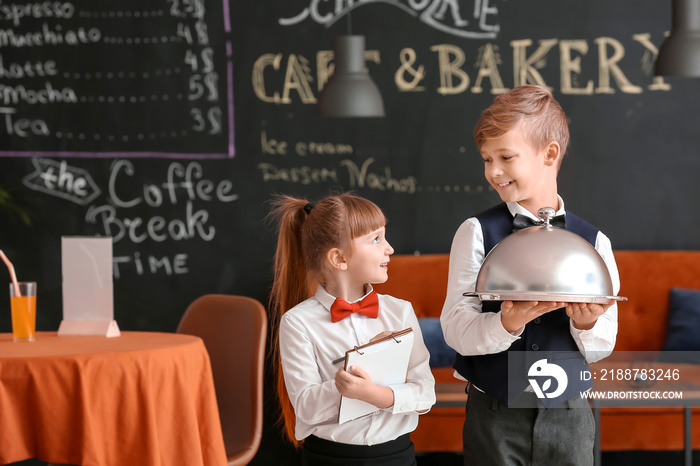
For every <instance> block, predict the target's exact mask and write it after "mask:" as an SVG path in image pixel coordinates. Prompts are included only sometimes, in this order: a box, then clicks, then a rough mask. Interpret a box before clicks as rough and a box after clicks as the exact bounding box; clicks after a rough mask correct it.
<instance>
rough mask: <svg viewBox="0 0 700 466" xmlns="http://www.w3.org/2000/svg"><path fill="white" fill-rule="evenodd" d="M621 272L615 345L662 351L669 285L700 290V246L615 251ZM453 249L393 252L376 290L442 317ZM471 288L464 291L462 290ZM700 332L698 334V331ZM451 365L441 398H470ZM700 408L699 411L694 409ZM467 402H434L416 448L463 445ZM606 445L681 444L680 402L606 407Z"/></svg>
mask: <svg viewBox="0 0 700 466" xmlns="http://www.w3.org/2000/svg"><path fill="white" fill-rule="evenodd" d="M615 259H616V261H617V266H618V270H619V272H620V281H621V289H620V295H621V296H626V297H627V298H629V301H626V302H620V303H619V304H618V306H619V314H618V321H619V330H618V335H617V343H616V345H615V350H616V351H656V350H661V348H662V347H663V345H664V342H665V339H666V330H667V324H668V308H669V304H668V303H669V291H670V289H671V288H672V287H677V288H688V289H696V290H700V251H617V252H615ZM448 263H449V255H448V254H425V255H395V256H392V258H391V263H390V264H389V280H388V281H387V282H386V283H384V284H381V285H376V286H375V289H376V290H377V291H378V292H379V293H385V294H390V295H393V296H396V297H398V298H402V299H405V300H408V301H410V302H411V303H412V304H413V308H414V309H415V311H416V315H417V316H418V317H419V318H422V317H439V316H440V312H441V310H442V305H443V302H444V300H445V294H446V287H447V273H448ZM465 291H467V290H465ZM698 338H700V335H699V336H698ZM452 373H453V370H452V369H451V368H449V367H438V368H434V369H433V374H434V376H435V380H436V383H437V392H438V402H440V401H441V400H443V401H445V400H454V399H462V400H465V399H466V395H464V394H463V388H464V386H465V384H464V382H461V381H459V380H457V379H455V378H454V377H453V376H452ZM696 411H697V412H696ZM463 422H464V406H463V405H462V406H451V407H437V406H435V407H433V409H432V410H431V411H430V412H429V413H428V414H425V415H423V416H421V419H420V422H419V424H418V428H417V429H416V431H415V432H413V434H412V440H413V442H414V444H415V447H416V450H417V451H422V452H428V451H461V450H462V424H463ZM600 425H601V449H602V450H681V449H683V432H684V430H683V408H681V407H664V408H658V407H608V408H602V409H601V421H600ZM692 434H693V435H692V444H693V448H695V449H698V448H700V408H698V409H697V410H696V409H693V416H692Z"/></svg>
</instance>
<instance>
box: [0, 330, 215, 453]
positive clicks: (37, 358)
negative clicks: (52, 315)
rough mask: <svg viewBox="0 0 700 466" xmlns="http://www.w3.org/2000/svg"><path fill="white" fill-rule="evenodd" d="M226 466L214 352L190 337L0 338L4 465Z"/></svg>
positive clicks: (148, 334) (0, 429) (0, 444)
mask: <svg viewBox="0 0 700 466" xmlns="http://www.w3.org/2000/svg"><path fill="white" fill-rule="evenodd" d="M27 458H39V459H41V460H43V461H48V462H53V463H70V464H76V465H82V466H107V465H109V466H122V465H124V466H127V465H148V466H183V465H186V466H219V465H222V466H223V465H226V453H225V449H224V441H223V437H222V433H221V423H220V421H219V412H218V408H217V404H216V395H215V392H214V382H213V379H212V373H211V365H210V363H209V355H208V353H207V351H206V349H205V347H204V344H203V342H202V341H201V340H200V339H199V338H198V337H194V336H190V335H180V334H170V333H152V332H122V334H121V336H120V337H116V338H105V337H76V336H70V337H65V336H64V337H59V336H57V334H56V333H55V332H38V334H37V337H36V341H35V342H33V343H13V342H12V334H8V333H2V334H0V464H6V463H11V462H15V461H20V460H25V459H27Z"/></svg>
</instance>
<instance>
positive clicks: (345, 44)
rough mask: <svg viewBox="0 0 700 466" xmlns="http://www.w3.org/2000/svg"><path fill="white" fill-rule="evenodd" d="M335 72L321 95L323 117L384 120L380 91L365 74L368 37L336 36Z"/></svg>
mask: <svg viewBox="0 0 700 466" xmlns="http://www.w3.org/2000/svg"><path fill="white" fill-rule="evenodd" d="M333 49H334V51H335V71H334V73H333V74H332V75H331V77H330V78H329V79H328V82H327V83H326V85H325V86H324V87H323V90H322V91H321V94H320V95H319V96H318V104H317V106H316V109H317V112H318V114H319V115H320V116H322V117H341V118H342V117H349V118H357V117H365V118H371V117H383V116H385V115H384V102H383V101H382V95H381V94H380V93H379V88H378V87H377V85H376V84H375V83H374V81H372V78H370V76H369V74H367V72H366V71H365V36H359V35H345V36H336V37H335V40H334V47H333Z"/></svg>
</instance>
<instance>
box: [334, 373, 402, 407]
mask: <svg viewBox="0 0 700 466" xmlns="http://www.w3.org/2000/svg"><path fill="white" fill-rule="evenodd" d="M350 371H352V372H350ZM350 371H346V370H345V369H343V368H341V369H339V370H338V372H336V373H335V386H336V387H337V388H338V391H339V392H340V394H341V395H343V396H344V397H347V398H353V399H357V400H362V401H365V402H367V403H369V404H372V405H374V406H376V407H377V408H389V407H390V406H393V405H394V391H393V390H392V389H390V388H389V387H381V386H379V385H374V383H373V382H372V379H371V378H370V376H369V374H368V373H367V372H365V371H364V370H363V369H362V368H360V367H358V366H350Z"/></svg>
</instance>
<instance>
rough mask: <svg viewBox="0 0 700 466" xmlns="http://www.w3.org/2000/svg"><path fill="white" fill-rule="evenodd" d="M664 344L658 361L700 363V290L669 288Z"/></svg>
mask: <svg viewBox="0 0 700 466" xmlns="http://www.w3.org/2000/svg"><path fill="white" fill-rule="evenodd" d="M669 296H670V298H669V306H668V330H667V331H666V342H665V343H664V346H663V348H662V354H661V355H660V357H659V359H660V360H663V361H667V362H672V361H673V362H693V363H700V338H698V335H700V290H689V289H684V288H671V290H670V295H669ZM671 351H682V352H683V353H676V354H673V353H670V354H669V353H667V352H671Z"/></svg>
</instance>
